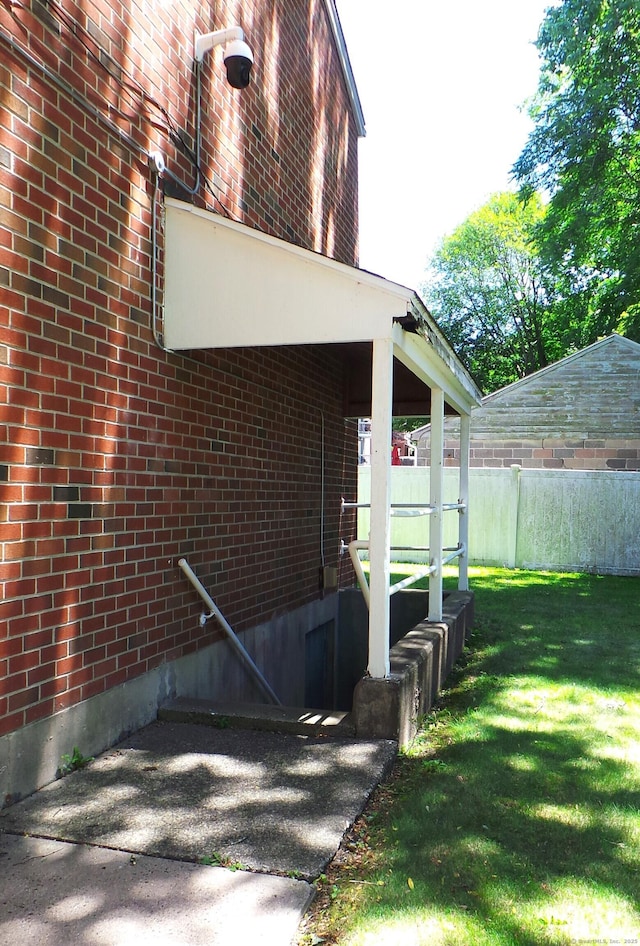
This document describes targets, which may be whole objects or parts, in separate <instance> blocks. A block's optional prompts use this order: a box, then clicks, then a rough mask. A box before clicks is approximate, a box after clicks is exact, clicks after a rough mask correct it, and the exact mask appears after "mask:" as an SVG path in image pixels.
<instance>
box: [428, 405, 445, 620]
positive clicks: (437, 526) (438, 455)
mask: <svg viewBox="0 0 640 946" xmlns="http://www.w3.org/2000/svg"><path fill="white" fill-rule="evenodd" d="M443 452H444V391H443V390H442V388H431V469H430V474H429V488H430V498H429V502H430V503H431V506H432V508H433V512H432V513H431V515H430V517H429V563H430V565H432V566H434V569H435V570H434V572H433V573H432V575H431V577H430V578H429V614H428V618H429V620H430V621H441V620H442V545H443V536H444V528H443V522H442V501H443V493H444V473H443Z"/></svg>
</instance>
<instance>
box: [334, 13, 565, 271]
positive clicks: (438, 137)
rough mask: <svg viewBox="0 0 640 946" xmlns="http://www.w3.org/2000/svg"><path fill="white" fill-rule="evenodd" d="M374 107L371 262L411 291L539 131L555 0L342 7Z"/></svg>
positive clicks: (364, 95) (361, 84) (369, 174)
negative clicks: (534, 120)
mask: <svg viewBox="0 0 640 946" xmlns="http://www.w3.org/2000/svg"><path fill="white" fill-rule="evenodd" d="M336 4H337V7H338V13H339V15H340V20H341V23H342V27H343V30H344V34H345V38H346V41H347V47H348V49H349V56H350V59H351V64H352V67H353V71H354V74H355V77H356V83H357V86H358V92H359V94H360V99H361V101H362V108H363V111H364V116H365V121H366V126H367V136H366V138H364V139H363V140H362V141H361V142H360V265H361V266H362V267H363V268H364V269H368V270H371V271H372V272H375V273H379V274H380V275H382V276H386V277H387V278H388V279H392V280H394V281H396V282H399V283H402V284H403V285H406V286H409V287H411V288H417V287H418V285H419V283H420V282H421V280H422V277H423V273H424V270H425V267H426V262H427V259H428V257H429V255H430V254H431V253H432V252H433V250H434V249H435V247H436V245H437V244H438V242H439V241H440V239H442V237H443V236H445V235H446V234H447V233H450V232H452V230H454V229H455V227H456V226H457V225H458V224H459V223H461V222H462V221H463V220H464V219H465V218H466V217H467V216H468V215H469V214H470V213H472V212H473V211H474V210H476V209H477V208H478V207H480V206H481V205H482V204H483V203H484V202H485V201H486V200H487V198H488V197H489V196H490V195H491V194H492V193H494V192H496V191H499V190H505V189H507V188H509V187H513V185H512V184H510V180H509V178H510V174H509V172H510V169H511V166H512V165H513V163H514V161H515V160H516V159H517V157H518V155H519V154H520V151H521V149H522V147H523V145H524V143H525V141H526V138H527V134H528V132H529V130H530V128H531V123H530V120H529V118H528V116H527V115H526V111H524V110H523V109H522V105H523V103H524V102H525V101H526V99H527V98H529V97H530V96H531V95H533V93H534V92H535V90H536V87H537V80H538V55H537V51H536V49H535V47H534V45H533V41H534V40H535V38H536V36H537V33H538V28H539V26H540V23H541V21H542V19H543V16H544V11H545V9H546V8H547V7H548V6H550V5H551V0H394V2H393V3H389V2H386V0H336Z"/></svg>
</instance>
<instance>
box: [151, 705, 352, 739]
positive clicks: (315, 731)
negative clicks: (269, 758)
mask: <svg viewBox="0 0 640 946" xmlns="http://www.w3.org/2000/svg"><path fill="white" fill-rule="evenodd" d="M158 719H159V720H162V721H164V722H172V723H199V724H201V725H204V726H214V727H217V728H218V729H258V730H263V731H266V732H283V733H293V734H295V735H299V736H347V737H353V736H354V735H355V726H354V722H353V718H352V715H351V713H346V712H343V711H341V710H314V709H301V708H300V707H294V706H271V705H269V704H265V703H223V702H216V701H210V700H192V699H189V698H188V697H178V699H175V700H173V701H172V702H171V703H166V704H165V705H164V706H161V707H160V709H159V710H158Z"/></svg>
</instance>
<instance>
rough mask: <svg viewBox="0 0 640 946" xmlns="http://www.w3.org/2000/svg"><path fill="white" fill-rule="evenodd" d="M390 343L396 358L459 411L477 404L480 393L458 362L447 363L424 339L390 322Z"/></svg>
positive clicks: (465, 412)
mask: <svg viewBox="0 0 640 946" xmlns="http://www.w3.org/2000/svg"><path fill="white" fill-rule="evenodd" d="M393 343H394V355H395V357H396V358H397V359H398V361H401V362H402V363H403V365H405V366H406V367H407V368H408V369H409V370H410V371H411V372H412V373H413V374H414V375H415V376H416V377H417V378H420V380H421V381H423V382H424V383H425V384H426V385H427V386H428V387H429V388H433V387H436V388H441V389H442V390H443V391H444V395H445V400H446V402H447V404H449V405H451V407H453V408H454V410H456V411H458V413H459V414H470V413H471V409H472V408H473V407H477V406H478V405H479V404H480V402H481V394H480V392H479V391H478V389H477V388H476V386H475V384H474V383H473V381H472V380H471V378H470V377H469V376H468V374H467V372H466V371H465V370H464V368H463V367H462V365H459V366H458V367H457V368H456V366H455V363H454V364H453V366H452V365H450V364H447V362H446V361H445V360H444V359H443V358H442V355H441V354H440V353H439V352H438V351H437V349H436V347H435V346H434V345H433V344H432V343H431V342H430V341H429V340H428V339H425V338H423V336H422V335H420V334H414V333H413V332H405V331H404V330H403V329H402V327H401V326H400V325H394V326H393Z"/></svg>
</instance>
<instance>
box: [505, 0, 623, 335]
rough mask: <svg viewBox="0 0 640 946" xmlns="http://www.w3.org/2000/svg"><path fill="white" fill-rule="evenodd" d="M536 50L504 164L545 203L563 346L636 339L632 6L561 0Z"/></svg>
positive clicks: (544, 242) (526, 191)
mask: <svg viewBox="0 0 640 946" xmlns="http://www.w3.org/2000/svg"><path fill="white" fill-rule="evenodd" d="M537 47H538V50H539V53H540V56H541V73H540V81H539V87H538V93H537V96H536V98H535V99H534V102H533V104H532V106H531V109H530V114H531V117H532V118H533V120H534V123H535V127H534V130H533V131H532V133H531V135H530V137H529V140H528V142H527V144H526V146H525V148H524V150H523V152H522V154H521V155H520V157H519V159H518V161H517V162H516V164H515V166H514V173H515V176H516V179H517V180H518V181H519V183H520V185H521V196H523V197H524V198H525V199H528V198H530V197H531V196H532V195H534V194H537V193H538V192H540V191H542V192H545V193H546V194H547V195H548V196H549V198H550V203H549V206H548V209H547V213H546V215H545V217H544V219H543V220H542V221H541V222H540V225H539V228H538V233H537V239H538V245H539V248H540V253H541V258H542V261H543V263H544V265H545V266H546V267H547V269H548V271H549V272H550V273H552V274H553V276H554V279H555V285H556V289H557V290H558V302H557V306H556V312H557V313H558V314H559V315H560V314H561V313H562V314H563V317H564V325H563V334H564V337H565V342H566V343H567V344H568V345H573V347H575V348H580V347H582V346H583V345H585V344H588V343H589V342H591V341H594V340H595V339H596V338H597V337H598V336H600V335H604V334H608V333H610V332H611V331H613V330H617V331H620V332H621V333H622V334H626V335H628V336H629V337H632V338H636V339H638V340H640V231H639V223H640V4H639V3H638V0H564V2H563V3H561V4H560V5H559V6H556V7H552V8H550V9H549V10H548V11H547V13H546V16H545V19H544V21H543V23H542V26H541V29H540V33H539V37H538V43H537Z"/></svg>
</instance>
